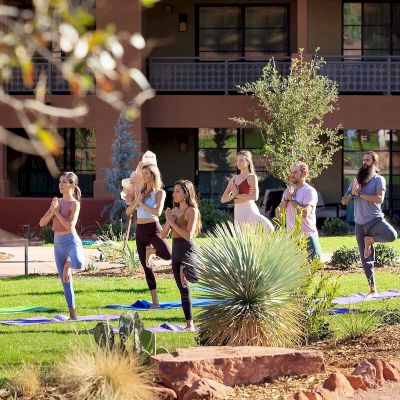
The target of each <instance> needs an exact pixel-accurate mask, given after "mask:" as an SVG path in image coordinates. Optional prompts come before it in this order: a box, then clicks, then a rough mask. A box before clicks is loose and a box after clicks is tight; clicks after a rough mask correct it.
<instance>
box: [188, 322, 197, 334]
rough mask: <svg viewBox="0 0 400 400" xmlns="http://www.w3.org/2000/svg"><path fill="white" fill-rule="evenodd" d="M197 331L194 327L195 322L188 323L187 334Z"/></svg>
mask: <svg viewBox="0 0 400 400" xmlns="http://www.w3.org/2000/svg"><path fill="white" fill-rule="evenodd" d="M195 330H196V329H195V327H194V324H193V320H190V321H186V328H185V331H187V332H194V331H195Z"/></svg>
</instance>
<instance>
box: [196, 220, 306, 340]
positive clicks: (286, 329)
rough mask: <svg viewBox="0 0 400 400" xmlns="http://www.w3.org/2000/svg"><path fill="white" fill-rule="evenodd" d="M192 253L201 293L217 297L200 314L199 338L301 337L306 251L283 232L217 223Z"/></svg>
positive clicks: (260, 227) (204, 295)
mask: <svg viewBox="0 0 400 400" xmlns="http://www.w3.org/2000/svg"><path fill="white" fill-rule="evenodd" d="M207 237H208V238H210V239H211V240H210V241H209V242H208V243H206V244H201V245H200V246H198V247H197V248H196V250H195V251H194V253H192V257H191V261H190V263H191V264H192V265H193V266H194V267H195V268H197V269H198V271H199V286H200V288H199V292H200V293H199V296H200V297H208V298H211V299H213V300H215V303H214V304H211V305H209V306H207V307H203V308H202V312H201V314H200V315H199V318H198V319H199V323H200V332H199V342H200V343H204V344H207V345H212V346H223V345H229V346H242V345H247V346H286V345H290V344H294V343H298V341H299V340H300V337H301V336H302V326H301V322H300V320H301V314H302V309H301V305H300V304H299V302H298V301H297V297H296V292H297V291H298V290H299V288H300V287H301V285H302V283H303V278H304V274H305V271H304V268H303V266H304V265H305V263H306V255H305V253H304V252H302V251H301V250H300V249H299V248H298V246H297V244H296V240H295V239H294V238H293V237H291V235H290V234H288V233H286V232H285V231H279V232H275V233H274V234H267V233H266V232H265V229H264V227H263V226H252V225H248V226H246V225H245V226H241V227H238V226H237V225H234V224H232V223H227V224H222V225H218V226H217V227H216V229H215V230H214V232H213V234H212V235H211V234H208V235H207Z"/></svg>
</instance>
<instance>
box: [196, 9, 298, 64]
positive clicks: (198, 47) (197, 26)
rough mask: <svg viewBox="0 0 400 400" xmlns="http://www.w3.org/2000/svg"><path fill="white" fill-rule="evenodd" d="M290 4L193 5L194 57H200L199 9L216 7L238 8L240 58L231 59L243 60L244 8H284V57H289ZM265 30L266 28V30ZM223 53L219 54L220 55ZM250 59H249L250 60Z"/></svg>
mask: <svg viewBox="0 0 400 400" xmlns="http://www.w3.org/2000/svg"><path fill="white" fill-rule="evenodd" d="M290 6H291V5H290V3H249V4H244V3H216V4H211V3H199V4H196V5H195V55H196V57H201V56H200V8H202V7H207V8H211V7H216V8H218V7H219V8H222V7H237V8H240V10H241V11H240V18H241V20H240V25H239V30H240V32H239V33H240V56H239V57H232V59H245V58H246V43H245V36H246V35H245V34H246V27H245V11H246V8H250V7H283V8H286V13H287V19H286V23H287V40H286V47H287V48H286V56H290V46H291V43H290V32H291V20H290ZM266 29H267V28H266ZM230 53H233V52H227V53H226V54H227V55H229V54H230ZM276 53H281V52H276ZM222 54H223V53H222V52H221V55H222ZM251 58H252V57H250V59H251ZM204 61H207V58H206V57H205V58H204Z"/></svg>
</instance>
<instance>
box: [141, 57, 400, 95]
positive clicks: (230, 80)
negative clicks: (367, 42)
mask: <svg viewBox="0 0 400 400" xmlns="http://www.w3.org/2000/svg"><path fill="white" fill-rule="evenodd" d="M324 59H325V60H326V64H325V65H324V66H323V68H322V69H321V73H322V74H323V75H325V76H327V77H328V78H330V79H332V80H334V81H336V82H337V83H338V85H339V92H340V93H342V94H346V93H356V94H362V93H365V94H396V93H400V57H399V56H382V57H379V56H373V57H367V56H362V57H348V56H346V57H343V56H337V55H336V56H324ZM267 62H268V60H253V59H252V60H240V61H237V60H228V59H218V60H209V59H207V60H204V59H202V60H201V59H199V58H196V57H191V58H173V57H169V58H167V57H151V58H149V59H148V77H149V81H150V84H151V86H152V87H153V88H154V89H155V90H156V91H157V93H159V94H162V93H168V94H171V93H174V92H176V93H185V94H188V93H194V94H199V93H202V92H203V93H215V94H221V93H224V94H230V93H236V92H237V91H238V89H237V86H243V85H244V84H245V83H246V82H252V81H255V80H257V79H259V78H260V77H261V74H262V69H263V67H264V65H265V64H266V63H267ZM276 65H277V67H278V70H279V72H280V73H282V74H288V72H289V68H290V58H277V59H276Z"/></svg>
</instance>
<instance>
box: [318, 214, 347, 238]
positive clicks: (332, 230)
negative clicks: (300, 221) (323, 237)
mask: <svg viewBox="0 0 400 400" xmlns="http://www.w3.org/2000/svg"><path fill="white" fill-rule="evenodd" d="M322 229H323V231H324V232H325V233H326V234H327V235H328V236H337V235H346V234H347V233H349V224H348V223H347V222H346V221H343V220H342V219H340V218H326V219H325V221H324V224H323V225H322Z"/></svg>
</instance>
